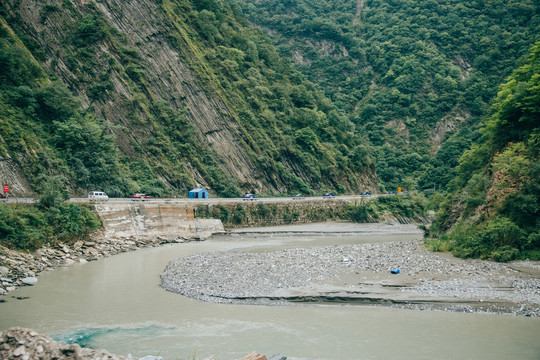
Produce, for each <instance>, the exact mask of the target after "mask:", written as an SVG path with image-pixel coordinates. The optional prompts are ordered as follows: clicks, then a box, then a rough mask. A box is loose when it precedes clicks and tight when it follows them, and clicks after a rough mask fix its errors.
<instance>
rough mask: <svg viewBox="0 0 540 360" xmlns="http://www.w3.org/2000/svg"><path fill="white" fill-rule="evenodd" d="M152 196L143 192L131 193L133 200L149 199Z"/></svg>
mask: <svg viewBox="0 0 540 360" xmlns="http://www.w3.org/2000/svg"><path fill="white" fill-rule="evenodd" d="M150 198H151V196H150V195H146V194H141V193H137V194H133V195H131V200H142V201H144V200H148V199H150Z"/></svg>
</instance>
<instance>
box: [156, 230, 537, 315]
mask: <svg viewBox="0 0 540 360" xmlns="http://www.w3.org/2000/svg"><path fill="white" fill-rule="evenodd" d="M526 263H527V264H530V266H534V263H531V262H526ZM394 268H399V269H400V274H399V275H391V274H390V270H391V269H394ZM538 274H540V271H538ZM538 274H537V275H536V277H535V276H525V275H524V274H523V273H521V272H520V271H517V270H515V269H514V268H512V266H511V265H507V264H502V263H496V262H491V261H483V260H463V259H457V258H454V257H452V256H449V255H448V254H444V255H440V254H437V253H432V252H430V251H428V250H426V249H425V248H424V246H423V244H422V243H421V241H418V240H411V241H403V242H388V243H378V244H360V245H341V246H328V247H319V248H304V249H285V250H280V251H272V252H259V253H250V252H239V251H229V252H213V253H204V254H198V255H193V256H191V257H188V258H180V259H176V260H174V261H172V262H170V263H169V265H168V266H167V268H166V269H165V271H164V273H163V274H162V275H161V279H162V286H163V287H164V288H165V289H167V290H169V291H172V292H175V293H179V294H182V295H185V296H188V297H192V298H196V299H200V300H204V301H209V302H218V303H267V304H276V303H283V302H287V301H290V300H291V299H293V300H292V301H302V299H299V297H298V296H294V294H302V298H304V299H312V300H313V299H314V298H318V299H322V298H324V297H327V298H328V293H329V291H326V292H325V290H322V291H321V288H324V286H327V288H326V289H328V286H329V285H332V286H333V287H332V292H333V293H337V294H340V298H341V299H345V300H343V301H342V302H347V298H350V300H351V301H352V300H356V301H358V300H359V299H360V300H365V301H364V303H369V301H372V303H373V304H380V303H383V301H382V300H384V299H386V300H390V301H387V303H391V304H394V305H396V304H401V305H402V307H403V306H405V307H410V306H409V305H410V304H415V303H416V304H426V303H428V304H429V303H430V302H431V303H436V302H441V300H444V302H445V303H449V304H460V303H461V304H464V303H467V304H469V303H472V304H474V303H475V302H479V303H482V302H484V301H490V302H491V303H493V302H496V303H499V302H502V303H504V304H503V305H504V306H501V309H498V310H496V312H500V313H514V314H519V315H533V316H539V315H540V278H539V276H538ZM336 284H337V285H336ZM374 289H375V290H374ZM377 289H382V290H381V291H379V290H377ZM388 289H391V290H388ZM420 300H421V301H420ZM323 301H324V300H323ZM458 308H460V309H461V311H481V310H482V308H481V307H478V306H466V307H465V308H463V306H461V307H460V306H458V307H456V306H448V307H447V308H445V310H457V309H458ZM510 308H511V309H510Z"/></svg>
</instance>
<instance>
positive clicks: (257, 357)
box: [242, 351, 268, 360]
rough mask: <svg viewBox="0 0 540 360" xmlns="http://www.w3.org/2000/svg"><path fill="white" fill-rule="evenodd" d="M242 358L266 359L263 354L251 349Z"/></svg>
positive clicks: (246, 359)
mask: <svg viewBox="0 0 540 360" xmlns="http://www.w3.org/2000/svg"><path fill="white" fill-rule="evenodd" d="M242 360H268V359H267V358H266V356H265V355H263V354H259V353H258V352H256V351H252V352H250V353H249V354H247V355H246V356H244V357H243V358H242Z"/></svg>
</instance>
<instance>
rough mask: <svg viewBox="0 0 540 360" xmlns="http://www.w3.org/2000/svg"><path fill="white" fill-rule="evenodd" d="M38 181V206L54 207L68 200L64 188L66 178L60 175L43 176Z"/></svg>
mask: <svg viewBox="0 0 540 360" xmlns="http://www.w3.org/2000/svg"><path fill="white" fill-rule="evenodd" d="M43 178H44V179H43V180H42V181H40V183H41V184H42V187H41V189H40V191H39V193H40V195H39V206H40V207H41V208H44V209H48V208H54V207H55V206H57V205H60V204H61V203H63V202H65V201H67V200H69V194H68V192H67V188H66V179H65V178H64V177H63V176H61V175H57V176H43Z"/></svg>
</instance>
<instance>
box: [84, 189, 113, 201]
mask: <svg viewBox="0 0 540 360" xmlns="http://www.w3.org/2000/svg"><path fill="white" fill-rule="evenodd" d="M88 199H89V200H93V201H97V200H104V201H106V200H109V197H108V196H107V194H105V193H104V192H101V191H92V192H90V193H88Z"/></svg>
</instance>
